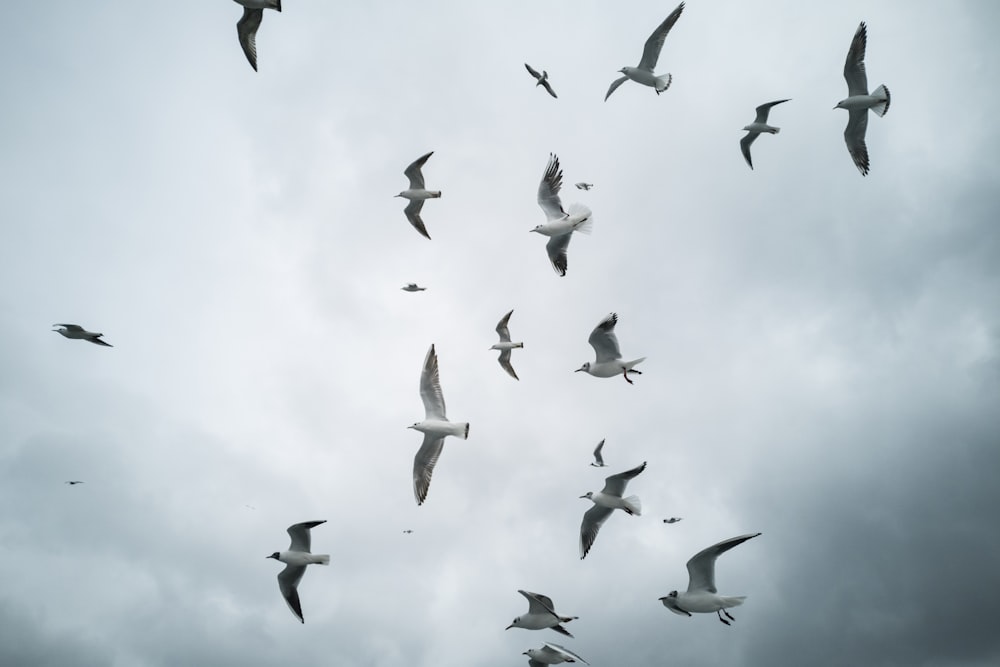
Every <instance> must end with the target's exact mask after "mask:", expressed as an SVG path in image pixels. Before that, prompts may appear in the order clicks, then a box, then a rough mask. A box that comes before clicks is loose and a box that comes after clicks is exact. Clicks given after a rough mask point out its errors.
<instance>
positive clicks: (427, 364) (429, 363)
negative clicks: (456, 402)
mask: <svg viewBox="0 0 1000 667" xmlns="http://www.w3.org/2000/svg"><path fill="white" fill-rule="evenodd" d="M420 398H422V399H423V401H424V414H425V415H426V416H425V418H426V419H440V420H442V421H447V420H448V418H447V417H446V416H445V412H446V408H445V406H444V394H443V393H441V377H440V375H439V374H438V358H437V353H436V352H435V351H434V345H433V344H432V345H431V349H429V350H427V356H426V357H425V358H424V370H423V371H421V373H420Z"/></svg>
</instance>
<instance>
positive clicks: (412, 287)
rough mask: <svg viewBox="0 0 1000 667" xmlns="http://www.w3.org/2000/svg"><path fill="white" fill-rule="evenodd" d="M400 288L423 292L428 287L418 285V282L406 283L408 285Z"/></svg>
mask: <svg viewBox="0 0 1000 667" xmlns="http://www.w3.org/2000/svg"><path fill="white" fill-rule="evenodd" d="M399 289H401V290H403V291H404V292H423V291H424V290H425V289H427V288H426V287H418V286H417V284H416V283H406V285H404V286H403V287H400V288H399Z"/></svg>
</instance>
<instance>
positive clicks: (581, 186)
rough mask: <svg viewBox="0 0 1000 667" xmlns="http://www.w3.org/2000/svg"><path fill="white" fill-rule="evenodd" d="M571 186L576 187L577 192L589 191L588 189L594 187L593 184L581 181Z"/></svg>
mask: <svg viewBox="0 0 1000 667" xmlns="http://www.w3.org/2000/svg"><path fill="white" fill-rule="evenodd" d="M573 185H575V186H576V189H577V190H589V189H590V188H592V187H594V184H593V183H584V182H582V181H581V182H579V183H574V184H573Z"/></svg>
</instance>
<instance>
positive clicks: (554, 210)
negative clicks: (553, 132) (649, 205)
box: [531, 153, 594, 276]
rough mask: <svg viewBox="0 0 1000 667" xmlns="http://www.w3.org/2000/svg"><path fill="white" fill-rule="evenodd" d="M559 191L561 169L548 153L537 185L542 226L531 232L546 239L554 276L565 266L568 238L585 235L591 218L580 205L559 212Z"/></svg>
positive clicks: (591, 227) (562, 274) (557, 161)
mask: <svg viewBox="0 0 1000 667" xmlns="http://www.w3.org/2000/svg"><path fill="white" fill-rule="evenodd" d="M560 189H562V169H560V168H559V158H558V157H556V156H555V155H554V154H551V153H550V154H549V163H548V164H547V165H546V167H545V173H544V174H542V181H541V183H539V184H538V205H539V206H541V207H542V211H544V212H545V218H546V222H545V224H544V225H538V226H537V227H535V228H534V229H532V230H531V231H533V232H538V233H539V234H542V235H543V236H548V237H549V242H548V243H546V244H545V251H546V252H547V253H548V254H549V261H550V262H552V268H553V269H555V270H556V273H558V274H559V275H560V276H565V275H566V268H567V266H568V265H567V261H566V249H567V248H568V247H569V239H570V236H572V235H573V232H581V233H583V234H589V233H590V231H591V229H593V226H594V218H593V215H592V214H591V212H590V209H589V208H587V207H586V206H584V205H583V204H571V205H570V207H569V212H568V213H567V212H566V211H565V210H563V207H562V201H560V199H559V190H560Z"/></svg>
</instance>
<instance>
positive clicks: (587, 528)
mask: <svg viewBox="0 0 1000 667" xmlns="http://www.w3.org/2000/svg"><path fill="white" fill-rule="evenodd" d="M645 469H646V462H645V461H643V462H642V465H638V466H636V467H635V468H632V469H631V470H626V471H625V472H620V473H618V474H617V475H611V476H610V477H606V478H605V479H604V488H603V489H601V490H600V491H598V492H597V493H594V492H593V491H587V493H585V494H583V495H582V496H580V497H581V498H588V499H590V501H591V502H593V503H594V506H593V507H591V508H590V509H589V510H587V511H586V512H584V513H583V522H582V523H581V524H580V560H583V559H584V558H585V557H586V556H587V553H588V552H589V551H590V547H592V546H594V540H596V539H597V533H598V531H599V530H601V526H602V525H604V522H605V521H607V520H608V517H609V516H611V513H612V512H614V511H615V510H616V509H620V510H624V511H625V513H626V514H629V515H634V516H640V515H641V514H642V503H640V502H639V497H638V496H629V497H628V498H622V494H623V493H625V487H626V486H628V482H629V480H630V479H632V478H634V477H636V476H637V475H638V474H639V473H641V472H642V471H643V470H645Z"/></svg>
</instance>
